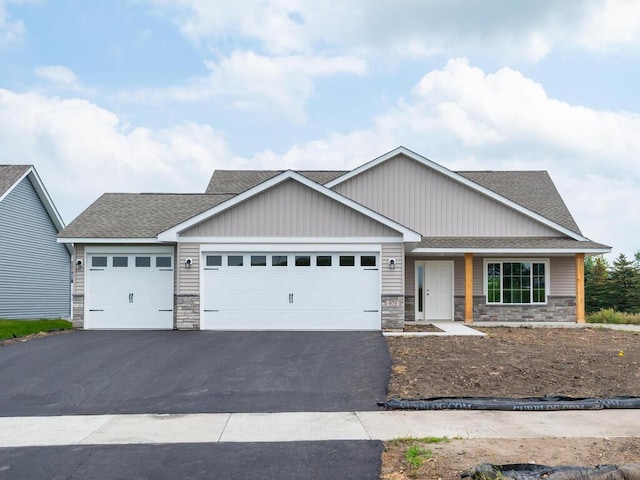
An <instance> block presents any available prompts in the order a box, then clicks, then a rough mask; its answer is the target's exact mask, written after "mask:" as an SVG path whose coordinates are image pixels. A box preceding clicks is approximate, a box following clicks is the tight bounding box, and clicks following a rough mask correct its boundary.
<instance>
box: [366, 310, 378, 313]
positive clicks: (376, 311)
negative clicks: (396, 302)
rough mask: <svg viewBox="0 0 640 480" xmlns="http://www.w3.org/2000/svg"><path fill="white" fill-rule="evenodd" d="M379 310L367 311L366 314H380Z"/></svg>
mask: <svg viewBox="0 0 640 480" xmlns="http://www.w3.org/2000/svg"><path fill="white" fill-rule="evenodd" d="M378 312H379V310H365V311H364V313H378Z"/></svg>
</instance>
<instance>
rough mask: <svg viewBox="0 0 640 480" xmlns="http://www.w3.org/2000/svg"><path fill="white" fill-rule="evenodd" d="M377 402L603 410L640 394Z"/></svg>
mask: <svg viewBox="0 0 640 480" xmlns="http://www.w3.org/2000/svg"><path fill="white" fill-rule="evenodd" d="M378 405H379V406H381V407H384V408H385V409H387V410H509V411H551V410H602V409H605V408H640V397H608V398H595V397H594V398H573V397H564V396H544V397H528V398H499V397H453V398H452V397H432V398H424V399H402V398H391V399H389V400H387V401H386V402H378Z"/></svg>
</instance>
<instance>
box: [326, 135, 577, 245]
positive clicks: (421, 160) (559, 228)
mask: <svg viewBox="0 0 640 480" xmlns="http://www.w3.org/2000/svg"><path fill="white" fill-rule="evenodd" d="M399 154H403V155H405V156H407V157H409V158H411V159H412V160H415V161H417V162H419V163H422V164H423V165H425V166H426V167H429V168H431V169H433V170H435V171H436V172H438V173H441V174H442V175H445V176H446V177H449V178H450V179H452V180H454V181H456V182H459V183H461V184H463V185H465V186H466V187H469V188H471V189H472V190H475V191H477V192H479V193H481V194H483V195H486V196H488V197H489V198H491V199H493V200H495V201H497V202H499V203H502V204H503V205H506V206H507V207H510V208H512V209H514V210H516V211H517V212H519V213H521V214H523V215H526V216H527V217H529V218H532V219H534V220H536V221H538V222H540V223H542V224H543V225H546V226H547V227H550V228H552V229H554V230H556V231H558V232H561V233H564V234H565V235H567V236H569V237H571V238H573V239H574V240H580V241H585V240H587V238H586V237H583V236H582V235H580V234H578V233H576V232H574V231H572V230H569V229H568V228H566V227H563V226H562V225H560V224H557V223H555V222H553V221H551V220H549V219H548V218H546V217H543V216H542V215H540V214H538V213H536V212H533V211H531V210H529V209H528V208H525V207H523V206H522V205H520V204H518V203H516V202H514V201H513V200H509V199H508V198H506V197H503V196H502V195H498V194H497V193H496V192H494V191H492V190H489V189H488V188H485V187H483V186H482V185H479V184H477V183H475V182H473V181H472V180H469V179H468V178H465V177H463V176H462V175H458V174H457V173H455V172H453V171H451V170H449V169H448V168H445V167H443V166H442V165H439V164H437V163H435V162H434V161H432V160H429V159H428V158H426V157H423V156H422V155H420V154H418V153H415V152H413V151H411V150H409V149H408V148H405V147H398V148H395V149H394V150H391V151H390V152H388V153H385V154H384V155H382V156H380V157H378V158H375V159H373V160H371V161H370V162H367V163H365V164H364V165H361V166H359V167H358V168H356V169H354V170H351V171H350V172H348V173H345V174H344V175H342V176H340V177H338V178H336V179H334V180H332V181H330V182H329V183H327V184H326V185H325V186H326V187H327V188H333V187H334V186H336V185H338V184H340V183H342V182H344V181H346V180H348V179H350V178H352V177H355V176H356V175H359V174H360V173H362V172H365V171H367V170H369V169H371V168H373V167H375V166H376V165H379V164H381V163H382V162H386V161H387V160H389V159H390V158H393V157H395V156H396V155H399Z"/></svg>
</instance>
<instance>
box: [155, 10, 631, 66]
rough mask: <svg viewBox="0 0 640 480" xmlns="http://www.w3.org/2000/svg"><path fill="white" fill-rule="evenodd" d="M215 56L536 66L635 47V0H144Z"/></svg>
mask: <svg viewBox="0 0 640 480" xmlns="http://www.w3.org/2000/svg"><path fill="white" fill-rule="evenodd" d="M149 1H150V2H151V3H152V4H153V5H155V6H156V7H157V8H158V9H159V10H160V11H161V12H163V13H164V14H166V15H167V16H169V17H170V18H171V19H172V20H173V21H174V22H176V24H177V25H178V27H179V28H180V30H181V31H182V33H183V34H184V35H185V36H186V37H187V38H189V39H190V40H191V41H193V42H194V43H196V44H198V45H204V46H206V47H207V48H208V49H209V50H210V51H213V52H215V53H217V52H219V51H220V49H225V48H228V46H229V44H231V46H232V48H233V49H238V48H243V47H242V45H245V46H246V45H251V47H250V48H251V49H253V50H256V51H259V52H261V53H264V54H267V55H277V56H283V55H289V54H307V55H309V54H311V53H313V52H323V53H327V52H333V53H334V54H335V53H336V52H338V54H343V53H345V52H347V53H348V54H349V55H359V56H361V57H363V58H367V59H369V60H383V61H388V60H389V59H394V58H397V57H416V56H417V57H420V56H431V55H434V54H444V55H448V56H460V55H466V56H470V55H472V54H474V55H475V54H477V55H480V56H484V57H486V56H491V57H492V58H495V59H498V60H499V61H505V60H510V61H534V62H535V61H538V60H540V59H541V58H543V57H545V56H546V55H547V54H548V53H549V52H551V51H552V50H554V49H556V48H567V47H580V48H587V49H591V50H594V49H595V50H601V49H611V48H616V47H620V46H626V47H629V48H635V49H637V48H638V46H639V45H640V33H639V32H640V4H638V2H635V1H634V0H563V1H561V2H560V1H557V0H538V1H536V2H514V1H512V0H490V1H486V0H471V1H470V0H430V1H429V2H416V1H414V0H397V1H395V2H388V1H387V0H352V1H349V2H340V3H336V2H334V1H331V0H300V1H293V0H241V1H236V2H209V1H206V0H149Z"/></svg>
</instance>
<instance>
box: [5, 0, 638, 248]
mask: <svg viewBox="0 0 640 480" xmlns="http://www.w3.org/2000/svg"><path fill="white" fill-rule="evenodd" d="M400 145H402V146H404V147H407V148H409V149H411V150H413V151H415V152H416V153H419V154H420V155H423V156H425V157H427V158H429V159H430V160H432V161H434V162H436V163H439V164H440V165H442V166H444V167H446V168H448V169H450V170H454V171H456V170H547V171H548V172H549V174H550V175H551V177H552V179H553V180H554V182H555V184H556V186H557V188H558V190H559V191H560V193H561V195H562V196H563V198H564V200H565V202H566V203H567V205H568V207H569V209H570V211H571V212H572V214H573V216H574V218H575V219H576V221H577V223H578V225H579V226H580V228H581V229H582V232H583V234H584V235H585V236H586V237H588V238H590V239H592V240H595V241H597V242H600V243H605V244H607V245H611V246H612V247H613V253H612V254H611V255H610V257H611V258H614V257H615V256H617V255H618V254H619V253H624V254H626V255H627V256H632V255H633V253H634V252H636V251H638V250H640V2H638V1H635V0H563V1H562V2H560V1H557V0H519V1H514V0H394V1H389V0H386V1H382V0H344V1H340V2H337V1H335V0H333V1H326V0H309V1H307V0H297V1H296V0H234V1H233V2H231V1H225V0H110V1H108V2H105V1H102V0H55V1H54V0H0V163H8V164H33V165H35V166H36V169H37V171H38V173H39V174H40V177H41V178H42V180H43V182H44V184H45V185H46V187H47V189H48V191H49V194H50V195H51V197H52V198H53V201H54V203H55V204H56V206H57V208H58V210H59V211H60V213H61V216H62V217H63V219H64V221H65V222H66V223H67V224H68V223H70V222H71V220H73V219H74V218H75V217H76V216H77V215H78V214H80V212H81V211H82V210H84V209H85V208H87V207H88V206H89V205H90V204H91V203H92V202H94V201H95V200H96V199H97V198H98V197H99V196H100V195H101V194H103V193H105V192H185V193H194V192H195V193H201V192H204V189H205V188H206V185H207V183H208V180H209V178H210V176H211V174H212V172H213V170H215V169H234V168H242V169H288V168H291V169H316V170H325V169H352V168H354V167H357V166H359V165H361V164H363V163H365V162H367V161H369V160H372V159H373V158H376V157H378V156H380V155H382V154H384V153H386V152H388V151H390V150H392V149H394V148H396V147H398V146H400Z"/></svg>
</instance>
